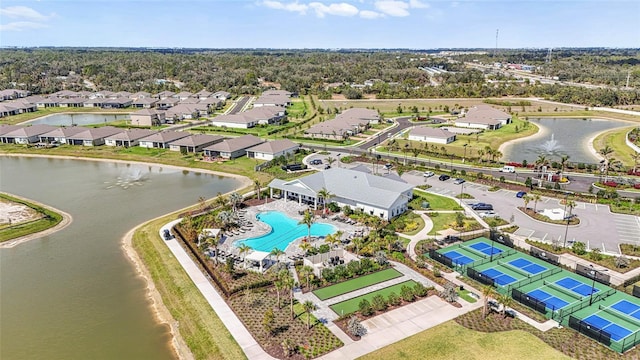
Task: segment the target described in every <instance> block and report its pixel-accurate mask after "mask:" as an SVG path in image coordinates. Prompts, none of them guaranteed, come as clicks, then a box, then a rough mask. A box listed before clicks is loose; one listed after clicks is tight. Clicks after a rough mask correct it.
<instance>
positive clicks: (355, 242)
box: [351, 237, 364, 255]
mask: <svg viewBox="0 0 640 360" xmlns="http://www.w3.org/2000/svg"><path fill="white" fill-rule="evenodd" d="M351 241H353V245H355V246H356V255H358V254H359V253H360V250H361V248H362V245H364V239H363V238H361V237H356V238H353V240H351Z"/></svg>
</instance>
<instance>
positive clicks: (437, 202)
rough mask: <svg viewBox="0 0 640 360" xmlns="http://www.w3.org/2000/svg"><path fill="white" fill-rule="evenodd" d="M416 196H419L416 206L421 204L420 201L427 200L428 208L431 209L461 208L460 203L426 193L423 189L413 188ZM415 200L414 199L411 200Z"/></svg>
mask: <svg viewBox="0 0 640 360" xmlns="http://www.w3.org/2000/svg"><path fill="white" fill-rule="evenodd" d="M413 193H414V194H415V195H416V196H418V197H420V198H421V199H418V201H419V203H418V204H417V205H418V206H421V205H422V201H428V202H429V209H431V210H462V208H461V207H460V204H459V203H458V202H457V201H455V200H453V199H449V198H447V197H444V196H440V195H436V194H432V193H428V192H426V191H424V190H421V189H418V188H415V189H414V192H413ZM413 201H415V200H413Z"/></svg>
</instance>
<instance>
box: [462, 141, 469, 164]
mask: <svg viewBox="0 0 640 360" xmlns="http://www.w3.org/2000/svg"><path fill="white" fill-rule="evenodd" d="M467 145H469V144H464V145H462V147H463V148H464V155H463V156H462V162H463V163H464V162H465V161H466V158H467Z"/></svg>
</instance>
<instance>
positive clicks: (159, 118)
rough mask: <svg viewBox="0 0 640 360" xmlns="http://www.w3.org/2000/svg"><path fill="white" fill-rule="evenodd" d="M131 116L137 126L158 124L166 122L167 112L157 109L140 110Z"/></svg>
mask: <svg viewBox="0 0 640 360" xmlns="http://www.w3.org/2000/svg"><path fill="white" fill-rule="evenodd" d="M130 116H131V125H135V126H158V125H161V124H164V123H165V122H166V121H165V112H164V111H160V110H155V109H142V110H138V111H136V112H134V113H132V114H131V115H130Z"/></svg>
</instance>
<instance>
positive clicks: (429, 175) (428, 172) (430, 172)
mask: <svg viewBox="0 0 640 360" xmlns="http://www.w3.org/2000/svg"><path fill="white" fill-rule="evenodd" d="M433 175H435V173H434V172H433V171H425V173H424V174H422V176H424V177H426V178H428V177H432V176H433Z"/></svg>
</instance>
